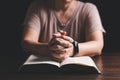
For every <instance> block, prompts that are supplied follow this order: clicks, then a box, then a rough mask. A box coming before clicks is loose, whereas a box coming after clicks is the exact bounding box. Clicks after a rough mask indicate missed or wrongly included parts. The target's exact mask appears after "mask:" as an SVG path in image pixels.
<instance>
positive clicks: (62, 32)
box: [59, 30, 67, 36]
mask: <svg viewBox="0 0 120 80" xmlns="http://www.w3.org/2000/svg"><path fill="white" fill-rule="evenodd" d="M59 32H60V33H61V35H63V36H65V35H66V34H67V33H66V32H65V31H63V30H59Z"/></svg>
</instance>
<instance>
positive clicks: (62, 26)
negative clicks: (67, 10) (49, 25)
mask: <svg viewBox="0 0 120 80" xmlns="http://www.w3.org/2000/svg"><path fill="white" fill-rule="evenodd" d="M79 6H80V5H79V2H78V3H77V7H76V8H75V10H74V12H73V14H72V16H71V17H69V19H68V20H67V21H66V22H65V23H61V22H60V21H59V19H58V17H57V15H56V13H55V11H54V10H53V14H54V16H55V18H56V20H57V24H58V26H60V27H61V28H65V27H66V26H68V25H70V24H71V21H72V20H73V19H74V18H73V17H75V15H76V14H77V12H78V10H79Z"/></svg>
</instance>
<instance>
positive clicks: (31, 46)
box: [22, 40, 49, 56]
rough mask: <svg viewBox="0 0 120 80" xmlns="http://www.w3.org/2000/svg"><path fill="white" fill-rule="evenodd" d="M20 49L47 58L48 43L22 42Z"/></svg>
mask: <svg viewBox="0 0 120 80" xmlns="http://www.w3.org/2000/svg"><path fill="white" fill-rule="evenodd" d="M22 48H23V49H24V50H25V51H26V52H28V53H32V54H36V55H41V56H48V52H49V49H48V43H39V42H31V41H27V40H26V41H25V40H24V41H22Z"/></svg>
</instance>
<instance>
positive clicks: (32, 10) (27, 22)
mask: <svg viewBox="0 0 120 80" xmlns="http://www.w3.org/2000/svg"><path fill="white" fill-rule="evenodd" d="M23 26H25V27H30V28H33V29H34V30H36V31H37V32H39V31H40V18H39V10H38V2H37V1H34V2H33V3H31V4H30V6H29V8H28V10H27V13H26V17H25V19H24V22H23Z"/></svg>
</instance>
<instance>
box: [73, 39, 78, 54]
mask: <svg viewBox="0 0 120 80" xmlns="http://www.w3.org/2000/svg"><path fill="white" fill-rule="evenodd" d="M72 44H73V55H72V56H75V55H77V54H78V53H79V46H78V42H77V41H73V42H72Z"/></svg>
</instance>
